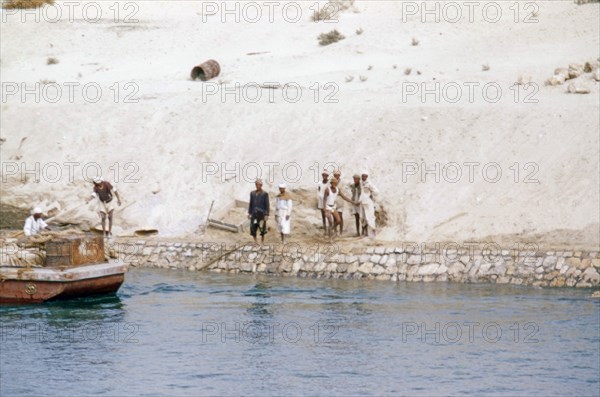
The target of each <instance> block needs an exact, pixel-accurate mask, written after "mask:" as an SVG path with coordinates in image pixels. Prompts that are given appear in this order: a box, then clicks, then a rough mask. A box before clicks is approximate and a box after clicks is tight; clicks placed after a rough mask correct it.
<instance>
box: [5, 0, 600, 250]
mask: <svg viewBox="0 0 600 397" xmlns="http://www.w3.org/2000/svg"><path fill="white" fill-rule="evenodd" d="M498 3H501V2H498ZM58 4H59V5H60V4H62V2H58ZM111 4H112V3H111ZM121 4H124V3H121ZM136 4H137V5H138V9H137V10H136V13H135V15H134V17H135V18H136V19H138V20H139V22H137V23H133V24H124V23H122V22H116V21H114V15H113V14H112V13H111V12H112V11H111V10H109V9H108V8H107V7H108V6H109V5H110V4H106V5H104V4H103V5H102V7H104V8H103V11H104V12H103V17H102V19H101V20H100V21H98V22H97V23H90V22H89V21H86V20H85V19H84V18H82V16H81V12H80V13H79V15H78V14H77V13H75V14H74V17H75V18H74V21H73V22H70V21H69V20H68V19H67V20H61V21H60V22H58V23H48V22H44V21H40V22H39V23H36V22H35V21H34V20H28V21H27V22H26V23H21V21H20V18H19V17H15V16H11V15H3V18H6V21H5V22H3V23H2V24H1V29H2V32H1V33H2V37H3V40H2V42H1V44H0V46H1V74H2V82H3V84H4V83H7V82H8V83H18V84H21V83H22V82H25V83H26V84H28V85H30V86H34V85H35V84H36V83H38V82H40V81H45V82H46V83H48V82H56V83H57V84H60V85H62V87H63V89H64V90H65V91H64V92H65V93H66V92H67V91H66V88H65V85H64V84H65V83H79V84H81V86H83V85H84V84H87V83H90V82H94V83H97V84H98V85H99V86H100V87H101V88H102V90H103V96H102V98H101V99H100V100H99V101H98V102H97V103H91V102H90V101H87V100H85V98H84V97H83V95H82V93H81V91H80V90H76V91H75V97H74V101H73V103H71V102H70V101H69V100H68V98H67V95H64V96H63V97H62V98H61V100H59V101H58V102H57V103H49V102H48V101H45V100H43V99H44V98H42V100H41V101H40V103H36V102H35V101H34V100H33V96H31V95H30V96H28V97H27V98H28V99H27V100H26V101H25V102H24V103H23V101H21V98H20V95H11V96H9V97H7V98H3V101H2V114H1V134H2V139H3V140H4V141H3V143H2V145H1V146H0V150H1V155H2V162H3V170H4V171H5V172H4V175H3V177H4V176H6V174H7V172H6V171H7V169H6V168H4V167H5V165H6V163H7V162H11V163H14V164H16V166H17V167H20V168H22V167H23V164H25V167H28V169H32V168H34V164H35V163H39V164H40V167H41V168H40V169H41V170H42V169H43V167H44V166H46V165H47V164H50V163H57V164H59V166H60V169H61V172H62V175H61V177H60V178H58V179H57V180H56V181H54V183H50V181H49V179H53V176H49V175H45V176H44V175H42V178H41V181H40V183H35V182H33V181H32V180H31V179H32V178H31V177H29V178H23V177H22V175H21V173H20V171H21V169H20V168H19V172H18V173H17V174H16V175H12V176H7V177H6V179H5V180H3V181H2V201H3V202H4V203H8V204H13V205H17V206H30V205H32V204H42V205H49V204H51V203H57V204H58V206H59V207H60V208H61V209H62V210H66V209H71V208H75V207H77V206H78V205H80V203H81V202H82V200H83V199H85V198H86V197H87V195H88V194H89V190H90V186H89V184H86V183H85V182H84V181H83V178H82V169H83V167H84V165H87V164H90V163H97V164H99V165H100V167H101V169H102V171H103V174H104V175H105V176H107V177H108V179H113V180H114V179H115V176H117V172H116V171H115V170H118V176H119V179H120V180H119V183H118V186H119V189H120V191H121V193H122V195H123V197H124V199H125V201H126V202H127V203H133V202H135V203H133V204H131V205H130V206H129V207H127V209H126V210H124V211H123V212H122V213H121V214H119V216H118V218H119V220H118V224H119V227H120V229H119V232H122V233H124V234H128V233H130V232H131V231H133V230H137V229H158V230H159V231H160V234H161V235H163V236H185V235H189V234H192V233H194V232H196V231H197V229H198V225H199V224H201V223H202V222H203V220H204V219H205V217H206V215H207V212H208V208H209V206H210V203H211V202H212V201H213V200H216V203H217V204H216V205H217V207H219V206H226V205H228V204H229V203H230V202H231V201H232V200H234V199H246V197H247V195H248V192H249V190H250V189H251V188H252V184H251V183H249V181H248V180H246V179H250V177H251V176H253V174H252V172H251V171H252V170H250V169H249V168H248V167H247V164H249V163H257V164H259V165H260V167H261V170H262V171H263V172H265V173H266V172H267V171H268V164H267V163H271V162H274V163H278V164H279V165H278V166H276V167H275V168H274V170H275V172H274V174H273V175H263V176H264V177H266V178H267V179H270V180H272V181H273V183H267V185H266V188H267V189H268V190H269V191H271V192H273V195H274V194H275V190H276V189H275V183H277V182H279V181H280V180H281V179H284V178H283V177H282V175H281V172H282V170H283V165H284V164H288V163H290V162H296V163H297V164H298V165H299V166H300V169H301V170H302V176H301V178H300V179H299V180H298V181H295V182H293V183H289V184H290V185H291V190H292V191H294V190H296V191H297V190H299V189H304V190H305V191H309V190H310V189H313V187H314V186H315V181H314V178H315V171H316V170H317V168H315V164H317V165H318V167H319V168H320V167H322V166H323V164H325V163H327V162H337V163H339V164H340V165H341V167H342V169H343V170H344V177H345V178H348V177H349V176H350V175H351V174H352V173H353V172H355V171H358V170H359V169H361V168H362V167H363V166H365V163H366V166H368V167H369V168H370V171H371V174H372V178H373V180H374V181H375V182H376V184H377V185H378V187H379V189H380V190H381V191H382V197H381V200H382V202H383V204H384V205H385V207H386V209H387V210H388V212H389V216H390V225H389V227H387V228H386V229H385V230H383V231H382V233H380V236H379V239H380V240H382V241H393V240H396V241H397V240H410V241H433V240H440V241H448V240H453V241H464V240H476V241H481V240H483V239H485V238H490V236H495V237H494V238H498V239H500V240H501V239H504V240H507V241H514V240H519V239H525V240H530V239H536V240H537V241H540V242H543V243H545V244H548V245H553V244H562V245H570V244H573V245H575V244H584V245H585V246H588V247H591V248H593V247H597V246H598V245H599V240H600V232H599V230H598V229H599V220H600V213H599V200H600V192H599V185H600V182H599V176H598V175H599V124H598V107H599V87H598V83H595V82H594V81H593V80H592V79H591V75H590V74H589V73H588V74H586V75H583V76H581V77H579V78H578V79H576V80H575V81H576V83H577V84H580V85H585V86H588V87H589V88H590V89H591V93H590V94H588V95H575V94H567V93H566V85H562V86H556V87H550V86H544V85H543V82H544V81H545V80H546V79H547V78H549V77H551V75H552V73H553V71H554V69H555V68H556V67H559V66H564V67H566V66H567V65H568V64H570V63H573V62H578V63H583V62H585V61H591V60H596V59H597V58H598V56H599V55H600V54H599V50H598V48H599V44H600V42H599V37H600V34H599V33H600V32H599V27H598V23H597V22H598V18H599V15H600V14H599V7H598V6H597V5H595V4H588V5H582V6H577V5H575V4H574V3H571V2H568V1H563V2H544V3H537V4H539V11H538V13H537V14H538V15H537V19H538V22H537V23H523V22H522V20H523V18H524V16H525V15H526V14H527V11H528V10H524V9H521V14H520V17H519V18H520V21H519V23H515V21H514V14H513V10H511V9H510V8H509V7H510V6H511V4H508V3H506V4H504V3H501V4H502V11H503V17H502V18H501V19H500V20H499V21H498V22H497V23H490V22H487V21H486V20H484V19H483V18H482V17H481V13H476V14H475V17H474V22H473V23H471V22H469V21H468V18H467V17H465V18H463V19H462V20H461V21H460V22H458V23H449V22H447V21H444V20H442V21H440V23H435V22H431V21H429V22H426V23H422V22H421V21H420V18H421V15H420V14H417V15H415V16H411V17H408V18H407V19H406V20H403V18H404V16H405V14H403V10H402V6H401V4H399V3H395V2H375V1H369V2H366V1H357V2H356V4H355V6H356V10H357V12H350V11H348V12H344V13H343V14H341V15H340V18H339V21H338V22H337V23H335V24H324V23H322V22H321V23H315V22H312V21H311V19H310V16H309V15H310V13H311V12H312V11H310V10H309V7H310V6H312V5H313V4H312V3H311V4H309V3H302V7H303V8H302V11H303V16H302V18H301V20H300V21H299V22H297V23H289V22H287V21H286V20H284V18H282V14H281V12H275V13H274V15H275V21H274V22H273V23H271V22H269V20H268V18H266V16H265V17H263V18H261V20H260V21H259V22H257V23H249V22H247V21H243V18H242V21H241V22H240V23H235V22H234V21H231V20H230V21H229V22H227V23H222V22H221V18H222V15H220V14H219V13H217V14H216V15H212V16H206V17H204V16H203V15H202V10H203V8H202V7H203V6H202V4H201V3H199V2H198V3H188V2H173V3H168V2H140V3H136ZM464 10H466V9H464ZM121 11H122V13H123V14H125V13H126V11H129V12H131V10H124V9H122V10H121ZM121 18H123V15H121ZM332 28H337V29H338V30H339V31H340V32H342V33H343V34H344V35H346V39H345V40H343V41H340V42H338V43H336V44H333V45H330V46H327V47H321V46H319V45H318V44H317V40H316V37H317V36H318V35H319V34H320V33H322V32H325V31H328V30H331V29H332ZM359 28H362V29H363V31H364V33H362V34H361V35H357V34H356V33H355V32H356V30H357V29H359ZM413 37H414V38H417V39H418V40H419V45H418V46H413V45H412V43H411V42H412V38H413ZM251 52H264V53H263V54H259V55H246V54H247V53H251ZM48 57H55V58H57V59H58V60H59V63H58V64H55V65H47V59H48ZM209 58H214V59H217V60H218V61H219V62H220V63H221V65H222V69H223V72H222V75H221V76H220V77H219V79H220V82H221V83H223V84H222V85H220V86H217V89H218V90H224V89H225V88H231V89H233V88H234V87H235V86H236V84H240V85H244V84H249V83H253V82H256V83H265V82H278V83H280V84H281V85H284V84H286V83H294V84H298V85H299V86H301V87H303V90H302V91H301V98H300V99H299V100H298V102H295V103H291V102H290V101H286V100H285V99H284V96H283V90H281V89H277V90H274V91H267V92H264V91H263V93H262V97H261V99H260V100H258V101H257V102H256V103H251V101H249V100H248V95H253V94H251V93H249V92H247V94H248V95H247V96H246V97H245V98H241V99H240V100H239V102H236V101H235V100H234V98H233V96H232V95H230V96H228V97H226V98H225V101H223V100H222V98H221V95H220V93H221V92H222V91H219V92H218V94H217V95H209V96H206V95H205V94H206V91H204V93H203V90H206V87H207V86H206V85H203V84H202V83H200V82H192V81H189V79H188V74H189V71H190V69H191V67H192V66H194V65H196V64H198V63H200V62H202V61H204V60H206V59H209ZM483 64H487V65H489V67H490V70H488V71H484V70H482V65H483ZM407 68H411V69H412V71H411V74H410V75H406V74H405V70H406V69H407ZM417 71H418V72H420V74H417ZM523 74H525V75H530V76H531V79H532V82H534V83H535V84H536V87H538V88H539V90H536V91H535V92H534V91H533V90H530V91H528V92H526V91H519V93H520V97H519V100H517V101H516V103H515V99H514V95H515V93H516V91H515V89H514V87H513V89H511V87H512V85H513V83H514V82H515V81H516V80H517V79H518V77H519V76H520V75H523ZM348 76H353V80H352V81H351V82H347V81H346V80H347V78H348ZM360 76H364V77H366V78H367V79H366V81H364V82H362V81H361V79H360ZM434 79H435V80H434ZM435 82H439V83H440V84H441V85H442V87H449V84H458V85H459V86H460V87H462V95H463V96H462V99H461V100H459V101H458V102H457V103H455V104H454V103H450V101H448V100H447V98H444V97H443V98H442V99H441V100H439V101H436V100H435V99H434V98H433V97H432V96H428V97H426V98H425V100H422V99H421V96H420V95H414V96H409V97H407V98H404V97H403V94H406V91H405V90H406V88H407V87H408V86H409V85H411V86H413V87H414V85H416V86H418V87H419V89H421V88H423V87H425V86H423V84H427V87H429V88H432V87H434V85H433V84H435ZM469 82H476V83H479V84H480V87H481V86H483V85H484V84H487V83H490V82H493V83H495V84H497V85H499V86H500V87H501V89H502V96H501V97H500V99H499V100H498V102H496V103H490V102H488V101H486V100H484V97H483V94H482V91H481V89H476V90H475V91H474V100H473V103H471V101H469V100H468V98H467V97H468V88H467V86H466V85H465V83H469ZM127 83H134V86H131V85H129V86H125V85H126V84H127ZM330 83H332V84H333V85H329V86H328V85H327V84H330ZM115 84H117V85H116V86H115ZM315 84H316V85H315ZM111 87H112V88H111ZM115 87H118V88H119V90H120V91H119V95H118V96H117V101H116V102H117V103H115V101H114V95H115V93H116V88H115ZM311 87H316V88H312V89H311ZM332 87H335V89H334V88H332ZM269 92H271V93H272V94H274V100H273V101H270V100H269V95H268V93H269ZM317 92H318V93H319V98H318V99H317V100H315V93H317ZM130 94H131V95H133V96H132V97H131V98H134V99H139V101H138V102H137V103H124V102H125V99H126V98H128V95H130ZM330 94H331V95H333V96H332V99H335V100H337V103H325V97H326V96H327V95H330ZM527 94H530V95H533V96H532V97H531V98H532V99H536V100H537V103H525V102H524V98H525V96H526V95H527ZM271 102H274V103H271ZM24 138H26V139H24ZM68 162H75V163H78V165H77V166H75V168H74V169H73V171H74V174H73V175H74V178H73V180H72V181H70V180H69V178H68V175H69V170H70V169H69V168H68V166H66V165H65V163H68ZM209 163H211V164H212V163H215V164H217V166H218V170H217V172H216V174H215V175H207V174H208V172H207V171H208V170H209V169H207V164H209ZM413 163H414V164H416V165H417V167H418V170H417V175H412V174H411V172H410V169H409V168H407V167H410V164H413ZM436 163H439V164H440V166H439V167H440V169H442V168H443V166H444V165H447V164H449V163H457V164H459V165H460V169H461V172H462V177H461V178H459V180H458V182H456V183H453V182H452V181H451V179H454V178H455V174H448V175H450V176H449V177H448V175H445V176H446V177H444V175H443V174H441V173H439V175H440V176H441V179H440V181H439V182H436V181H434V175H428V176H427V180H426V181H423V178H422V177H420V176H419V175H418V173H419V171H422V168H425V167H426V168H427V169H432V168H434V167H435V164H436ZM465 163H479V165H478V168H476V170H475V171H474V173H473V181H472V182H471V181H469V174H468V172H469V168H468V166H466V165H465ZM491 163H497V164H498V167H499V169H500V170H501V172H502V176H501V177H500V179H499V180H498V181H497V182H490V179H494V175H495V174H494V171H495V169H498V167H496V166H494V167H495V168H494V169H490V171H489V172H490V173H489V175H488V176H491V178H487V180H486V176H484V175H482V168H483V167H484V166H485V165H486V164H491ZM515 163H518V165H516V166H515ZM236 164H239V175H238V176H239V178H238V180H236V178H233V179H228V178H229V177H230V175H229V174H227V175H226V173H225V172H224V168H227V169H229V170H231V169H236V168H235V167H236ZM403 164H404V168H403ZM527 164H530V165H527ZM223 166H224V167H223ZM423 166H424V167H423ZM111 167H112V168H111ZM516 169H518V170H519V172H518V174H517V172H516ZM244 170H245V171H247V172H246V175H244ZM89 172H90V173H93V169H91V170H90V171H89ZM126 176H129V177H130V179H131V180H132V181H135V182H133V183H124V181H123V179H124V178H125V177H126ZM245 177H248V178H245ZM289 179H293V178H289ZM515 180H516V181H515ZM526 180H528V181H534V183H525V181H526ZM346 181H347V182H349V179H346ZM288 182H291V181H290V180H288ZM308 201H309V200H307V203H306V204H307V206H308V207H304V208H300V207H299V208H298V219H297V223H299V224H302V225H308V226H310V225H312V224H318V223H319V222H320V220H319V218H318V217H317V214H316V212H313V211H311V210H310V205H311V204H310V203H308ZM63 220H64V221H70V222H78V223H81V224H82V225H83V226H84V227H89V225H92V224H94V223H95V220H96V219H95V215H94V214H93V213H92V212H91V211H90V210H89V208H87V207H86V206H82V207H77V209H76V210H75V211H71V212H69V213H68V214H67V215H65V219H63ZM302 230H304V227H303V229H302ZM307 230H308V229H307Z"/></svg>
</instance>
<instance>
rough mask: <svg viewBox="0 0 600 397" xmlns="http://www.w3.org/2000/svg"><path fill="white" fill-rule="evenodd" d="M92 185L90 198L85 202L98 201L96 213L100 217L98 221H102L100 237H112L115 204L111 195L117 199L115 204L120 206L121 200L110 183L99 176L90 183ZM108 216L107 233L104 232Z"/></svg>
mask: <svg viewBox="0 0 600 397" xmlns="http://www.w3.org/2000/svg"><path fill="white" fill-rule="evenodd" d="M92 182H93V183H94V191H93V193H92V196H91V197H90V198H89V199H88V200H87V202H88V203H89V202H90V200H92V199H94V198H96V199H98V203H97V204H98V207H97V211H98V214H99V215H100V220H101V221H102V235H103V236H104V235H106V236H112V221H113V211H114V209H115V202H114V201H113V195H114V196H115V197H116V198H117V204H118V205H119V206H120V205H121V198H120V197H119V193H118V192H117V189H115V188H114V187H113V185H111V184H110V182H107V181H105V180H104V179H102V177H101V176H97V177H95V178H94V179H93V181H92ZM107 216H108V233H107V232H106V217H107Z"/></svg>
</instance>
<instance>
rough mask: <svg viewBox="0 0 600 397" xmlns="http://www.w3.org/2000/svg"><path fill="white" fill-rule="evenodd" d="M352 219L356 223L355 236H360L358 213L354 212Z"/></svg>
mask: <svg viewBox="0 0 600 397" xmlns="http://www.w3.org/2000/svg"><path fill="white" fill-rule="evenodd" d="M354 221H355V223H356V236H357V237H360V215H359V214H354Z"/></svg>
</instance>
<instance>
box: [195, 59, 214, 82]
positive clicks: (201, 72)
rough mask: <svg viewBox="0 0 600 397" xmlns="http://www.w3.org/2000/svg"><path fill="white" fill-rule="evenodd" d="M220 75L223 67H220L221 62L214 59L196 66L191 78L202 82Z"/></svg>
mask: <svg viewBox="0 0 600 397" xmlns="http://www.w3.org/2000/svg"><path fill="white" fill-rule="evenodd" d="M219 73H221V65H219V62H217V61H215V60H214V59H209V60H208V61H206V62H203V63H201V64H200V65H198V66H194V68H193V69H192V73H191V77H192V80H196V79H200V80H202V81H208V80H210V79H212V78H215V77H217V76H218V75H219Z"/></svg>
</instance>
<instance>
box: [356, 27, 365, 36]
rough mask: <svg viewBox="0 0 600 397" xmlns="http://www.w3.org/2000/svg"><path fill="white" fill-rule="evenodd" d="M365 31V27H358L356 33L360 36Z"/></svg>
mask: <svg viewBox="0 0 600 397" xmlns="http://www.w3.org/2000/svg"><path fill="white" fill-rule="evenodd" d="M363 32H364V30H363V28H358V29H356V34H357V35H359V36H360V35H361V34H363Z"/></svg>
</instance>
